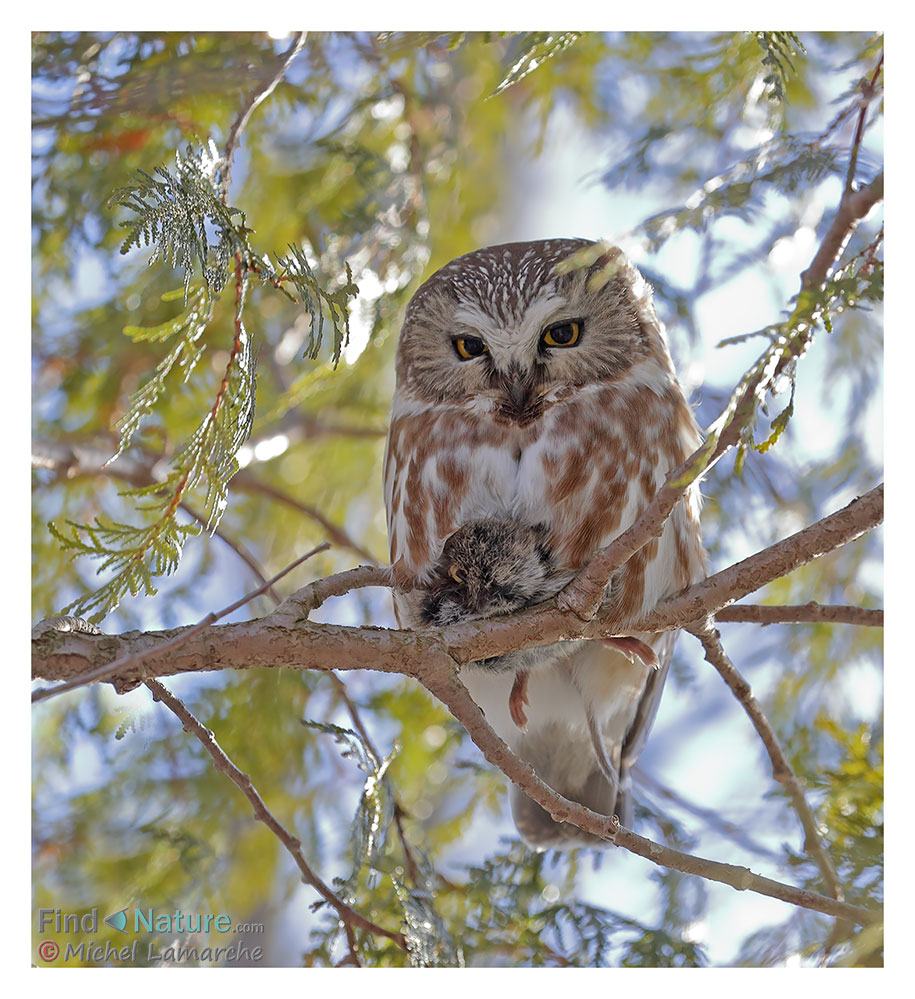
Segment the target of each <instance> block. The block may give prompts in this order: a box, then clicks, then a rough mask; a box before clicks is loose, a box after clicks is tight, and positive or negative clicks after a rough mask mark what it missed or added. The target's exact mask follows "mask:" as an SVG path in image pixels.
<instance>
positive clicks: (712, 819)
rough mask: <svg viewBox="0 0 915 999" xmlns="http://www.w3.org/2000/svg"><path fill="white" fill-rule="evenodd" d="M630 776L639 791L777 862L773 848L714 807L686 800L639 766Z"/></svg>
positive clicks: (634, 768)
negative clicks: (645, 792)
mask: <svg viewBox="0 0 915 999" xmlns="http://www.w3.org/2000/svg"><path fill="white" fill-rule="evenodd" d="M632 776H633V777H634V778H635V781H636V783H637V784H638V785H639V789H640V790H641V791H647V792H648V793H649V794H656V795H658V796H659V797H661V798H665V799H667V801H669V802H671V803H672V804H673V805H675V806H676V807H677V808H681V809H682V810H683V811H684V812H689V814H690V815H694V816H695V817H696V818H698V819H701V820H702V821H703V822H704V823H705V824H706V825H707V826H709V827H710V828H711V829H715V830H716V831H717V832H719V833H720V834H721V835H723V836H727V837H728V838H729V839H732V840H734V842H735V843H736V844H737V845H738V846H740V847H742V848H743V849H744V850H747V851H749V852H750V853H756V854H758V855H759V856H761V857H765V858H766V860H769V861H775V862H777V861H778V860H779V856H778V854H777V853H776V852H775V851H774V850H770V849H769V847H767V846H763V844H762V843H757V842H756V840H754V839H753V838H752V837H751V836H749V835H748V834H747V831H746V829H744V828H743V827H742V826H740V825H738V824H736V823H734V822H729V821H728V820H727V819H725V818H723V817H722V815H721V814H720V813H719V812H717V811H716V810H715V809H712V808H703V807H702V806H701V805H697V804H695V803H694V802H692V801H687V800H686V798H684V797H683V796H682V795H681V794H678V793H677V792H676V791H674V789H673V788H671V787H668V786H667V785H666V784H662V783H661V782H660V781H659V780H658V779H657V778H655V777H653V776H652V775H651V774H649V773H647V772H646V771H645V770H643V769H642V768H641V767H640V766H636V767H633V770H632Z"/></svg>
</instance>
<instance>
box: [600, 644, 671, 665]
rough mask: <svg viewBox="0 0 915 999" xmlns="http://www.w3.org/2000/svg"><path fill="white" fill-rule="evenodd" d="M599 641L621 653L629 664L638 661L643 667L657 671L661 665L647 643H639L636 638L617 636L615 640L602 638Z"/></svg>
mask: <svg viewBox="0 0 915 999" xmlns="http://www.w3.org/2000/svg"><path fill="white" fill-rule="evenodd" d="M601 641H602V642H603V643H604V645H609V646H610V648H611V649H616V651H617V652H620V653H622V654H623V655H624V656H625V657H626V658H627V659H628V660H629V662H631V663H634V662H635V661H636V659H638V660H639V662H640V663H641V664H642V665H643V666H647V667H648V668H649V669H658V668H659V667H660V665H661V663H660V662H659V660H658V655H657V653H656V652H655V650H654V649H653V648H652V647H651V646H650V645H648V644H647V643H645V642H642V641H639V639H638V638H629V637H626V636H618V637H616V638H602V639H601Z"/></svg>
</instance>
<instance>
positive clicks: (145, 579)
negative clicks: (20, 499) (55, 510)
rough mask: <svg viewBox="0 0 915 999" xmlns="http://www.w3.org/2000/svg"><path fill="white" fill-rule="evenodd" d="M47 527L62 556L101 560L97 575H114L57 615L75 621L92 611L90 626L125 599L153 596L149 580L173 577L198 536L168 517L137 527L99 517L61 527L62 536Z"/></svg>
mask: <svg viewBox="0 0 915 999" xmlns="http://www.w3.org/2000/svg"><path fill="white" fill-rule="evenodd" d="M48 527H49V529H50V531H51V534H53V535H54V537H55V538H57V540H58V541H59V542H60V545H61V547H62V548H63V549H64V550H65V551H69V552H71V553H72V554H73V555H91V556H93V557H94V558H98V559H101V565H100V566H99V568H98V572H100V573H101V572H104V571H106V570H110V571H111V572H113V574H114V575H113V576H112V578H111V579H109V580H108V581H107V582H106V583H105V584H104V585H103V586H102V587H100V588H99V589H98V590H96V591H95V592H93V593H90V594H87V595H86V596H83V597H79V598H78V599H77V600H74V601H73V602H72V603H71V604H68V605H67V606H66V607H65V608H64V609H63V611H62V613H64V614H69V613H70V612H73V613H74V614H76V615H77V616H79V617H83V616H84V615H86V614H87V613H89V612H90V611H93V613H91V614H89V620H90V621H92V622H94V623H97V622H99V621H101V620H102V618H103V617H104V616H105V615H106V614H107V613H108V612H109V611H110V610H112V609H113V608H115V607H117V605H118V604H119V603H120V602H121V600H122V599H123V598H124V597H125V596H127V595H128V594H130V595H131V596H136V595H137V594H138V593H141V592H142V593H143V594H144V595H146V596H153V595H154V594H155V593H156V592H157V591H156V588H155V586H154V585H153V578H154V577H155V576H162V575H166V574H168V573H172V572H174V571H175V569H176V568H177V567H178V561H179V559H180V558H181V550H182V548H183V546H184V542H185V540H186V539H187V537H188V535H194V534H198V533H199V532H200V528H199V527H198V526H197V525H196V524H179V523H178V522H177V521H176V520H175V519H174V517H172V516H163V517H160V518H159V519H158V520H157V521H156V522H155V523H153V524H151V525H148V526H143V527H136V526H134V525H131V524H120V523H118V522H116V521H111V520H108V519H107V518H105V519H103V518H100V517H96V518H95V521H94V523H93V524H74V523H73V522H72V521H66V524H65V528H64V530H61V529H60V528H58V527H56V526H55V525H54V524H53V523H52V524H49V525H48ZM81 535H85V540H84V539H83V537H81Z"/></svg>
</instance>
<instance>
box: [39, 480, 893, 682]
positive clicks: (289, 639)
mask: <svg viewBox="0 0 915 999" xmlns="http://www.w3.org/2000/svg"><path fill="white" fill-rule="evenodd" d="M882 517H883V488H882V486H881V487H879V488H878V489H875V490H872V491H871V492H869V493H867V494H866V495H865V496H863V497H860V498H859V499H857V500H854V501H853V502H852V503H850V504H849V505H848V506H847V507H845V508H844V509H843V510H840V511H838V512H837V513H834V514H830V515H829V516H828V517H824V518H823V519H822V520H820V521H818V522H817V523H816V524H813V525H812V526H810V527H807V528H805V529H804V530H802V531H799V532H798V533H797V534H795V535H792V536H791V537H790V538H786V539H785V540H783V541H779V542H777V543H776V544H774V545H772V546H770V547H769V548H766V549H765V550H763V551H761V552H759V553H757V554H756V555H753V556H751V557H750V558H748V559H744V561H743V562H739V563H737V564H736V565H733V566H730V567H729V568H728V569H724V570H722V571H721V572H719V573H716V574H715V575H714V576H710V577H709V578H708V579H706V580H703V581H702V582H701V583H696V584H695V585H694V586H691V587H689V588H688V589H687V590H684V591H683V593H681V594H679V595H678V596H676V597H672V598H669V599H667V600H664V601H662V602H661V603H660V604H659V605H658V606H657V607H656V608H655V610H654V611H652V613H651V614H648V615H646V616H645V617H644V618H642V619H640V620H639V621H636V622H633V623H632V625H631V628H630V630H631V631H632V632H647V633H652V632H659V631H671V630H675V629H677V628H680V627H683V626H684V625H686V624H689V623H691V622H693V621H702V620H704V619H705V618H706V617H707V616H708V615H709V614H715V613H716V612H718V611H719V610H721V609H722V608H723V607H726V606H727V605H728V604H731V603H733V602H734V601H735V600H739V599H740V598H741V597H743V596H745V595H746V594H747V593H750V592H752V591H753V590H754V589H757V588H759V587H760V586H763V585H765V584H766V583H768V582H770V581H771V580H773V579H777V578H779V577H780V576H783V575H785V574H786V573H787V572H790V571H791V570H792V569H795V568H797V567H798V566H800V565H803V564H805V563H806V562H809V561H811V559H813V558H816V557H817V556H818V555H821V554H824V553H825V552H827V551H831V550H833V549H834V548H838V547H841V545H844V544H846V543H847V542H848V541H851V540H852V539H854V538H857V537H859V536H860V535H861V534H863V533H865V532H866V531H867V530H869V529H871V528H872V527H874V526H876V525H877V524H879V523H880V521H881V520H882ZM385 585H390V577H389V576H388V574H387V570H385V569H381V568H374V567H371V566H361V567H359V568H357V569H350V570H347V571H346V572H343V573H337V574H336V575H334V576H329V577H327V578H326V579H323V580H318V581H316V582H314V583H310V584H309V585H308V586H306V587H304V588H303V589H302V590H299V591H298V592H297V593H296V594H293V596H292V597H290V598H289V599H287V600H286V601H284V603H283V604H282V605H281V606H280V607H279V608H277V610H276V612H274V614H271V615H267V616H266V617H264V618H260V619H258V620H255V621H248V622H244V623H242V624H229V625H220V626H218V627H207V628H204V629H203V630H202V631H201V632H200V633H199V634H196V635H195V636H194V637H193V638H192V639H191V640H189V641H185V642H183V643H182V644H181V646H180V647H179V648H169V647H167V646H165V645H164V644H163V643H167V642H170V641H171V640H172V639H173V638H175V637H176V636H177V635H179V634H180V633H181V632H182V631H186V630H187V629H186V628H184V629H182V628H178V629H169V630H167V631H160V632H147V633H139V632H126V633H125V634H123V635H119V636H114V635H104V636H98V637H93V636H88V635H83V634H79V633H73V632H67V633H64V632H60V631H56V630H54V629H44V630H41V631H40V632H39V633H38V634H37V635H36V636H35V637H34V638H33V642H32V655H33V661H32V674H33V676H34V677H41V678H44V679H46V680H69V679H72V678H73V677H78V676H79V674H81V673H85V671H86V670H87V669H92V668H98V667H99V664H100V661H101V662H108V663H110V662H112V661H113V660H115V659H118V658H119V657H123V656H128V657H129V656H131V655H135V654H137V653H142V655H143V658H144V664H143V667H142V669H140V668H138V667H136V666H134V667H132V668H131V669H129V670H123V671H118V672H117V673H116V674H115V673H113V672H111V673H110V674H108V675H109V676H110V678H111V679H116V680H117V682H118V685H119V686H120V687H121V688H123V687H124V686H127V687H130V686H135V685H136V684H137V683H139V682H140V681H142V680H145V679H147V678H149V677H150V676H158V677H163V676H171V675H174V674H176V673H184V672H192V671H196V670H213V669H250V668H253V667H270V668H276V667H279V666H289V667H293V668H295V669H319V670H327V669H341V670H345V669H373V670H381V671H383V672H392V673H404V674H406V675H414V676H415V675H418V674H417V672H416V671H417V670H419V669H421V667H422V664H423V662H424V661H425V659H426V657H427V656H429V655H430V654H433V653H436V652H437V653H444V654H445V655H447V656H448V657H449V658H451V659H454V660H456V661H458V662H462V663H463V662H472V661H475V660H479V659H486V658H488V657H490V656H497V655H504V654H506V653H508V652H511V651H514V650H516V649H524V648H533V647H535V646H538V645H548V644H550V643H551V642H557V641H564V640H571V639H577V638H602V637H606V636H608V635H613V634H616V633H617V631H616V627H617V626H616V623H615V622H614V621H613V620H612V619H611V618H610V617H609V614H608V612H604V613H603V614H600V615H598V616H597V617H595V618H594V619H593V620H591V621H582V620H581V619H580V618H579V617H577V616H576V615H575V614H574V613H572V612H564V611H561V610H559V609H558V608H556V607H554V606H550V605H549V604H546V605H543V606H541V607H539V608H531V609H529V610H526V611H522V612H521V613H519V614H517V615H514V616H511V617H504V618H493V619H490V620H488V621H470V622H466V623H464V624H459V625H454V626H452V627H450V628H446V629H444V630H441V631H398V630H394V629H385V628H372V627H362V628H353V627H347V626H344V625H332V624H315V623H313V622H309V621H306V620H304V619H305V618H306V617H307V615H308V613H310V611H311V610H312V609H314V607H315V606H317V604H318V603H320V601H321V600H324V599H327V598H328V597H329V596H334V595H339V594H341V593H345V592H348V591H349V590H350V589H353V588H355V587H357V586H385ZM39 627H40V626H39Z"/></svg>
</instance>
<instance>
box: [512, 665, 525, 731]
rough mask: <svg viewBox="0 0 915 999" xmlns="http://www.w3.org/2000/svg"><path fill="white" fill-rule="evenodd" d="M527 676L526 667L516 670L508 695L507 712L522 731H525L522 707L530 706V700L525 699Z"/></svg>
mask: <svg viewBox="0 0 915 999" xmlns="http://www.w3.org/2000/svg"><path fill="white" fill-rule="evenodd" d="M527 676H528V674H527V670H526V669H520V670H518V672H517V673H516V674H515V682H514V683H513V684H512V689H511V693H510V694H509V695H508V713H509V714H510V715H511V716H512V721H513V722H514V723H515V724H516V725H517V726H518V728H520V729H521V731H522V732H526V731H527V715H526V714H525V711H524V709H525V708H526V707H529V706H530V701H528V699H527Z"/></svg>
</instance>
